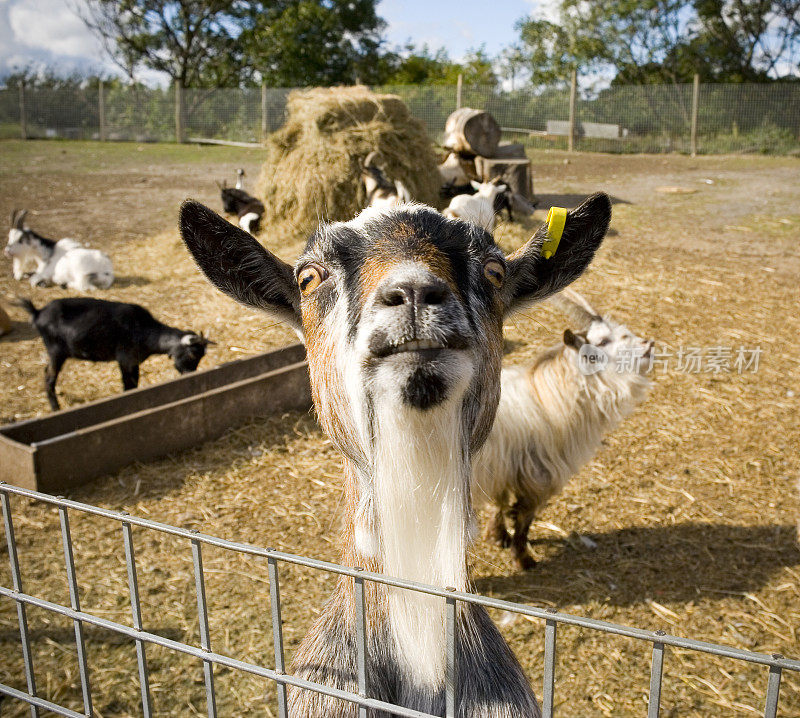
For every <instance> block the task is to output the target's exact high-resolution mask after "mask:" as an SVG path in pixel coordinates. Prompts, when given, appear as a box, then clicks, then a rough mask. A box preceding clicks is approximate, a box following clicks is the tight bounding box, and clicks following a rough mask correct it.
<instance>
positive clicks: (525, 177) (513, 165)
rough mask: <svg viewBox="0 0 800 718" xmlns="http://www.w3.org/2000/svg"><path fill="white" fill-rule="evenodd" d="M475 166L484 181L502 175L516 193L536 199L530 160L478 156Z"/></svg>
mask: <svg viewBox="0 0 800 718" xmlns="http://www.w3.org/2000/svg"><path fill="white" fill-rule="evenodd" d="M475 167H476V169H477V170H478V175H479V176H480V179H481V181H482V182H489V181H490V180H493V179H494V178H495V177H500V178H501V179H502V180H503V182H505V183H506V184H507V185H508V186H509V187H510V188H511V190H512V191H513V192H514V193H515V194H519V195H522V196H523V197H524V198H525V199H527V200H533V199H534V195H533V180H532V178H531V161H530V160H528V159H524V160H523V159H515V158H510V159H507V158H492V157H476V158H475Z"/></svg>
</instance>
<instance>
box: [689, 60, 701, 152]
mask: <svg viewBox="0 0 800 718" xmlns="http://www.w3.org/2000/svg"><path fill="white" fill-rule="evenodd" d="M699 103H700V75H698V74H697V73H695V75H694V87H693V88H692V137H691V148H692V157H694V156H695V155H696V154H697V108H698V105H699Z"/></svg>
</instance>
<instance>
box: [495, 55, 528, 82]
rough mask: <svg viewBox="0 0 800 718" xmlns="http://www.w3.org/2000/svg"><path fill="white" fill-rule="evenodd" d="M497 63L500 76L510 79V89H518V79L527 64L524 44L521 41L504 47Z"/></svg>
mask: <svg viewBox="0 0 800 718" xmlns="http://www.w3.org/2000/svg"><path fill="white" fill-rule="evenodd" d="M497 64H498V70H499V73H500V77H502V78H503V79H504V80H508V82H509V84H510V85H511V88H510V89H511V91H512V92H513V91H514V90H515V89H516V87H515V84H516V81H517V80H518V79H519V77H520V75H521V74H522V72H523V71H524V69H525V64H526V63H525V52H524V51H523V49H522V46H521V45H520V44H519V43H514V44H513V45H509V46H508V47H506V48H503V51H502V52H501V53H500V57H498V59H497Z"/></svg>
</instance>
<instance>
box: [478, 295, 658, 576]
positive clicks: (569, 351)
mask: <svg viewBox="0 0 800 718" xmlns="http://www.w3.org/2000/svg"><path fill="white" fill-rule="evenodd" d="M553 301H554V302H555V303H557V304H558V306H560V307H561V308H562V309H563V310H565V311H566V312H568V314H569V316H571V317H572V318H573V319H575V320H577V322H579V324H580V326H582V330H581V332H573V331H572V330H570V329H567V330H566V331H565V332H564V336H563V343H561V344H560V345H558V346H555V347H553V348H551V349H550V350H548V351H546V352H544V353H543V354H542V355H541V356H539V357H538V358H537V359H536V360H535V361H534V363H533V365H532V366H530V367H508V368H505V369H503V372H502V375H501V385H502V390H501V393H500V405H499V407H498V409H497V416H496V418H495V423H494V426H493V428H492V432H491V434H490V435H489V438H488V439H487V441H486V443H485V444H484V445H483V449H482V450H481V452H480V453H479V454H478V458H477V460H476V462H475V467H474V473H473V499H474V500H475V503H476V505H481V504H484V503H491V504H492V505H493V507H494V516H493V518H492V520H491V522H490V524H489V526H488V534H489V535H490V537H491V538H493V539H494V540H495V541H497V543H499V544H500V545H501V546H503V547H505V548H508V547H511V548H512V549H513V551H514V556H515V558H516V560H517V562H518V564H519V566H520V568H522V569H524V570H529V569H532V568H533V567H534V566H535V565H536V562H535V561H534V560H533V557H532V556H531V555H530V553H529V552H528V529H529V528H530V525H531V522H532V521H533V519H534V517H535V515H536V513H537V512H538V511H539V510H540V509H541V508H542V507H543V506H544V505H545V504H546V503H547V502H548V501H549V500H550V499H551V498H552V497H553V496H555V495H556V494H558V493H559V492H560V491H561V490H562V489H563V488H564V486H566V484H567V482H568V481H569V480H570V479H571V478H572V477H573V476H574V475H575V474H576V473H577V472H578V470H579V469H580V468H581V467H582V466H583V465H584V464H585V463H586V462H587V461H589V460H590V459H591V458H592V456H594V454H595V453H596V452H597V450H598V449H599V448H600V442H601V441H602V439H603V437H604V436H605V435H606V434H608V433H609V432H610V431H613V430H614V429H615V428H616V427H617V426H618V425H619V423H620V422H621V421H622V420H623V419H624V418H625V417H627V416H628V415H629V414H630V413H631V412H633V410H634V409H635V408H636V407H637V406H638V405H639V404H641V403H642V402H643V401H644V399H645V396H646V394H647V390H648V388H649V386H650V380H649V379H648V377H647V376H646V372H647V370H648V369H649V367H650V352H651V350H652V347H653V342H652V341H646V340H644V339H640V338H639V337H637V336H636V335H634V334H632V333H631V332H630V331H629V330H628V328H627V327H625V326H624V325H622V324H618V323H617V322H615V321H614V320H613V319H610V318H609V317H607V316H601V315H600V314H599V313H598V312H597V311H595V309H594V308H593V307H592V306H591V305H590V304H589V303H588V302H587V301H586V300H585V299H584V298H583V297H582V296H581V295H579V294H578V293H577V292H573V291H572V290H570V289H566V290H564V291H563V292H561V294H559V295H556V297H554V298H553ZM589 357H594V359H595V363H593V364H589V363H588V361H590V359H589ZM582 359H584V363H583V364H581V360H582ZM507 522H508V523H510V524H511V525H513V535H511V534H509V531H508V529H507V527H506V524H507Z"/></svg>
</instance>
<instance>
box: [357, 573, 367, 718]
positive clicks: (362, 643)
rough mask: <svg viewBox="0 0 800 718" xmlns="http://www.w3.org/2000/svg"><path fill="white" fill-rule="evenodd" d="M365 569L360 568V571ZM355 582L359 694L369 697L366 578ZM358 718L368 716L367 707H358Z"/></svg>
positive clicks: (358, 578) (360, 578)
mask: <svg viewBox="0 0 800 718" xmlns="http://www.w3.org/2000/svg"><path fill="white" fill-rule="evenodd" d="M362 570H363V569H361V568H358V571H362ZM354 583H355V612H356V668H357V671H358V694H359V695H360V696H362V697H363V698H366V697H367V613H366V600H365V596H364V578H363V577H362V576H360V575H356V576H355V578H354ZM358 718H367V709H366V708H365V707H364V706H359V708H358Z"/></svg>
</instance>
